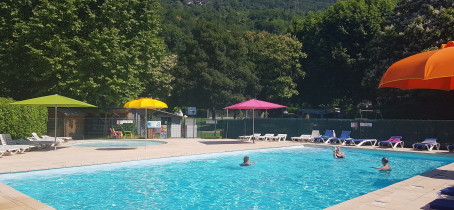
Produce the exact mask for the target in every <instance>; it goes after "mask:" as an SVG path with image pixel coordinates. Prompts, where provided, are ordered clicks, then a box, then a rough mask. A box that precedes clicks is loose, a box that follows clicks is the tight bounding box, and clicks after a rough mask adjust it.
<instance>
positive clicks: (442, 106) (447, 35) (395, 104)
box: [363, 0, 454, 120]
mask: <svg viewBox="0 0 454 210" xmlns="http://www.w3.org/2000/svg"><path fill="white" fill-rule="evenodd" d="M453 3H454V2H453V1H450V0H448V1H447V0H439V1H431V0H402V1H399V2H398V4H397V5H396V7H395V8H394V10H393V13H391V14H389V15H388V16H387V25H386V27H385V28H384V29H382V31H381V33H380V35H379V36H378V37H377V38H376V39H375V40H374V41H373V43H372V44H371V47H370V50H371V54H372V55H373V56H372V57H371V64H370V65H369V66H368V68H366V71H367V74H366V75H365V77H364V78H363V85H364V86H363V89H364V90H365V91H367V93H369V94H368V96H370V100H371V101H373V102H375V103H378V104H380V105H381V106H382V107H383V109H382V110H385V109H387V108H388V112H389V113H388V114H386V115H387V116H388V118H405V119H444V120H448V119H449V120H452V119H454V111H453V110H452V107H451V104H453V103H454V97H453V96H454V92H452V91H442V90H419V89H416V90H400V89H396V88H383V89H378V90H377V88H378V84H379V82H380V79H381V77H382V76H383V74H384V73H385V72H386V70H387V69H388V68H389V67H390V66H391V65H392V64H393V63H395V62H397V61H399V60H401V59H404V58H406V57H409V56H412V55H414V54H418V53H421V52H424V51H428V50H434V49H438V48H439V47H440V46H441V45H442V44H445V43H447V42H448V41H452V40H453V39H454V35H453V34H454V27H453V26H454V8H453V6H452V5H453ZM434 102H436V103H434ZM384 115H385V113H384Z"/></svg>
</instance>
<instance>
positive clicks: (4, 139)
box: [0, 134, 35, 153]
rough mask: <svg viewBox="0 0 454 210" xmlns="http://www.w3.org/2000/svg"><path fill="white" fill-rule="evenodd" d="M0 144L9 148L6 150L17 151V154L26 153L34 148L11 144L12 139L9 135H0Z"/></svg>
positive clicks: (26, 145) (32, 146)
mask: <svg viewBox="0 0 454 210" xmlns="http://www.w3.org/2000/svg"><path fill="white" fill-rule="evenodd" d="M0 142H1V144H2V145H3V146H10V147H8V148H11V149H18V151H17V152H19V153H25V152H28V151H30V150H31V149H32V148H34V147H35V146H34V145H28V144H21V145H17V144H16V143H15V142H13V139H12V138H11V135H10V134H0Z"/></svg>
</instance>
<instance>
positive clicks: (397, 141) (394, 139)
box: [378, 136, 404, 149]
mask: <svg viewBox="0 0 454 210" xmlns="http://www.w3.org/2000/svg"><path fill="white" fill-rule="evenodd" d="M397 145H400V147H401V148H404V142H403V141H402V136H391V138H389V139H388V140H386V141H380V142H379V143H378V146H391V148H393V149H396V147H397Z"/></svg>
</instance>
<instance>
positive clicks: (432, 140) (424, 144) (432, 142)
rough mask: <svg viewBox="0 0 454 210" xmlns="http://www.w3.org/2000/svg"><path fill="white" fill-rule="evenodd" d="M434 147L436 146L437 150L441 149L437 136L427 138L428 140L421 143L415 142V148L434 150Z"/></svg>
mask: <svg viewBox="0 0 454 210" xmlns="http://www.w3.org/2000/svg"><path fill="white" fill-rule="evenodd" d="M434 147H436V148H437V150H440V143H437V138H426V140H424V141H423V142H421V143H414V144H413V149H419V148H421V149H424V148H426V149H427V150H429V151H432V149H433V148H434Z"/></svg>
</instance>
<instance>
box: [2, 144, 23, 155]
mask: <svg viewBox="0 0 454 210" xmlns="http://www.w3.org/2000/svg"><path fill="white" fill-rule="evenodd" d="M0 151H4V152H3V154H2V155H15V154H16V153H18V152H19V151H20V148H13V147H11V146H8V145H0Z"/></svg>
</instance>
